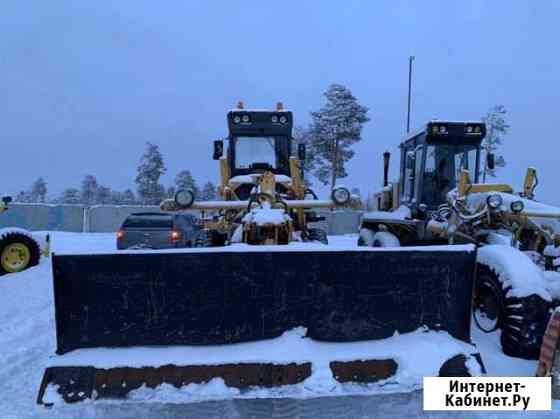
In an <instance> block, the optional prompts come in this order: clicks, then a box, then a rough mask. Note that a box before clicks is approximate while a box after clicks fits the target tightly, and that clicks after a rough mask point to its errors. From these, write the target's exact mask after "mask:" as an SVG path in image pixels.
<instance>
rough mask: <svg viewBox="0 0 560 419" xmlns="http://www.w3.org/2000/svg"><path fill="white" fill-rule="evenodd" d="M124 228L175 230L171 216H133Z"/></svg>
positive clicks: (128, 219)
mask: <svg viewBox="0 0 560 419" xmlns="http://www.w3.org/2000/svg"><path fill="white" fill-rule="evenodd" d="M123 228H169V229H171V228H173V219H172V218H171V216H169V215H131V216H129V217H128V218H127V219H126V220H125V222H124V224H123Z"/></svg>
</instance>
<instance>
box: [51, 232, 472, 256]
mask: <svg viewBox="0 0 560 419" xmlns="http://www.w3.org/2000/svg"><path fill="white" fill-rule="evenodd" d="M113 240H114V239H113ZM336 243H337V242H335V243H331V242H329V245H328V246H325V245H324V244H322V243H317V242H290V243H289V244H287V245H282V246H277V245H262V246H252V245H248V244H245V243H234V244H232V245H230V246H224V247H220V248H216V247H200V248H184V249H158V250H149V249H141V250H119V251H117V250H116V249H107V250H100V249H92V250H91V251H84V250H83V249H80V248H77V249H76V250H72V249H70V248H65V249H64V250H62V251H59V252H57V253H56V254H57V256H64V255H109V254H119V255H125V254H129V255H139V257H140V255H143V254H144V253H240V252H243V253H261V252H265V253H266V252H270V253H272V252H280V253H284V252H328V253H336V252H361V253H363V252H474V251H475V249H476V248H475V246H474V245H473V244H464V245H456V244H455V245H437V246H410V247H393V248H383V247H361V246H360V247H359V246H358V245H357V239H356V238H355V236H353V237H351V238H348V237H345V238H344V240H341V241H340V244H336ZM113 247H114V244H113Z"/></svg>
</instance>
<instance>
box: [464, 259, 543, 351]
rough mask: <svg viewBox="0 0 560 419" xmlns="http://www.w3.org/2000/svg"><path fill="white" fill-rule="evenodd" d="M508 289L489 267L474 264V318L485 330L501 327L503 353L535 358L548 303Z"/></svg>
mask: <svg viewBox="0 0 560 419" xmlns="http://www.w3.org/2000/svg"><path fill="white" fill-rule="evenodd" d="M510 290H511V288H510V287H509V286H506V287H504V284H503V283H502V282H501V281H500V279H499V278H498V276H497V275H496V273H495V272H494V271H493V270H491V269H490V268H489V267H487V266H485V265H478V268H477V278H476V285H475V295H474V304H473V309H474V311H473V317H474V321H475V323H476V325H477V327H478V328H479V329H480V330H482V331H483V332H486V333H489V332H493V331H495V330H497V329H501V331H502V333H501V336H500V343H501V345H502V351H503V352H504V353H505V354H506V355H509V356H512V357H516V358H524V359H538V358H539V354H540V348H541V343H542V339H543V336H544V332H545V330H546V326H547V324H548V318H549V315H550V314H549V310H550V307H551V304H550V303H549V302H548V301H545V300H543V299H542V298H541V297H539V296H538V295H535V294H533V295H529V296H526V297H515V296H513V295H511V293H510Z"/></svg>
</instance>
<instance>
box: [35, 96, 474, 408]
mask: <svg viewBox="0 0 560 419" xmlns="http://www.w3.org/2000/svg"><path fill="white" fill-rule="evenodd" d="M292 119H293V116H292V113H291V112H289V111H287V110H285V109H283V108H282V106H278V107H277V109H276V110H248V109H244V108H243V106H238V108H236V109H234V110H232V111H230V112H229V113H228V114H227V122H228V128H229V133H228V138H227V141H228V147H227V150H225V147H224V141H222V140H219V141H216V142H215V143H214V158H215V159H216V160H219V162H220V169H221V175H222V176H221V184H220V187H219V189H220V194H221V198H222V200H220V201H212V202H198V201H196V200H195V196H194V194H193V192H192V191H189V190H179V191H177V193H176V195H175V197H174V198H173V199H169V200H166V201H164V202H162V204H161V207H162V209H163V210H164V211H192V210H197V211H200V212H201V213H204V215H203V216H202V217H201V222H202V223H204V227H205V231H206V232H207V233H208V234H207V240H205V241H204V243H201V245H200V246H198V248H189V249H166V250H142V251H126V250H125V251H119V252H118V253H95V252H93V253H92V252H88V253H87V254H76V253H72V254H56V255H53V258H52V260H53V262H52V263H53V287H54V294H55V313H56V320H57V321H56V336H57V342H56V343H57V347H56V353H57V356H55V357H53V358H52V359H51V361H50V365H49V367H48V368H47V370H46V372H45V375H44V377H43V382H42V383H41V386H40V390H39V396H38V402H39V403H43V404H49V403H52V402H56V401H54V400H53V398H54V399H57V398H58V399H62V400H63V401H64V402H77V401H81V400H85V399H94V400H95V399H106V398H124V399H135V400H137V397H138V392H140V393H142V392H144V391H146V390H147V389H153V388H156V387H161V388H160V391H164V389H167V390H169V391H171V392H173V391H178V392H180V394H182V396H184V397H185V399H186V400H185V401H186V402H188V401H189V397H190V395H192V393H193V392H196V389H197V388H199V387H197V386H202V387H201V388H204V385H205V383H208V382H213V385H214V386H215V385H224V386H225V387H227V394H231V393H232V392H233V393H234V394H238V395H242V396H243V397H251V394H254V393H252V392H253V391H255V389H256V391H257V392H258V391H262V390H263V389H264V388H274V390H272V391H273V394H274V395H275V396H282V397H283V396H287V397H294V396H297V395H298V394H305V395H306V396H310V395H311V396H312V395H316V396H319V395H329V394H331V395H332V394H337V389H340V390H341V389H342V388H343V387H344V388H345V389H346V388H347V387H346V383H360V385H358V386H350V387H352V388H353V389H357V390H359V391H361V390H364V391H369V390H371V387H369V386H375V385H377V384H379V385H380V386H383V385H384V384H386V383H391V385H396V383H405V384H403V385H407V384H406V383H408V385H413V386H417V385H421V382H422V377H423V375H430V376H434V375H441V376H458V375H478V374H480V373H481V371H482V367H481V360H480V357H479V355H478V354H477V351H476V348H474V347H473V346H472V345H471V342H470V320H471V293H472V287H473V277H474V275H473V274H474V269H475V259H476V252H475V248H474V246H472V245H469V246H444V247H441V248H439V247H438V248H432V249H421V250H420V251H418V250H412V251H410V252H409V251H402V250H398V251H393V250H391V249H365V248H359V247H357V246H355V245H340V244H334V243H330V244H329V245H326V244H327V237H326V235H325V233H324V232H323V231H322V230H318V229H314V228H312V223H313V222H314V221H318V220H319V219H320V217H318V216H317V214H316V213H315V212H314V211H315V210H317V209H321V208H334V207H344V206H348V205H352V197H351V195H350V193H349V192H348V190H347V189H346V188H336V189H335V190H334V191H332V193H331V196H330V199H326V200H321V199H317V198H316V197H315V196H314V195H315V194H314V193H313V191H311V190H309V189H307V188H306V187H305V186H304V182H303V175H302V171H301V166H300V161H301V160H303V159H304V158H305V156H304V154H305V150H304V148H303V147H302V146H299V147H298V149H297V153H296V150H295V149H294V150H292V148H294V147H293V139H292V125H293V121H292ZM224 151H225V153H224ZM224 154H225V155H224ZM294 154H297V155H296V156H293V155H294ZM410 347H414V348H415V351H416V350H417V351H419V353H421V354H424V353H426V354H428V353H429V354H430V359H429V360H428V361H429V362H422V363H418V362H416V361H415V358H414V357H415V356H416V357H421V355H419V354H416V352H415V354H412V353H410V351H409V348H410ZM108 348H110V349H108ZM409 357H410V359H409ZM416 359H418V358H416ZM420 364H422V365H420ZM182 389H183V390H184V392H183V393H181V391H182ZM407 389H408V388H407ZM261 394H262V393H261ZM271 394H272V393H271Z"/></svg>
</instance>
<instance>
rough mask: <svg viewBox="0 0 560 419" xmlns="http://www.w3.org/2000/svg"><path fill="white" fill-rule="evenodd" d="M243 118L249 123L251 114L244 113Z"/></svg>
mask: <svg viewBox="0 0 560 419" xmlns="http://www.w3.org/2000/svg"><path fill="white" fill-rule="evenodd" d="M242 120H243V122H245V123H247V122H249V121H250V120H251V118H249V115H243V118H242Z"/></svg>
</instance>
